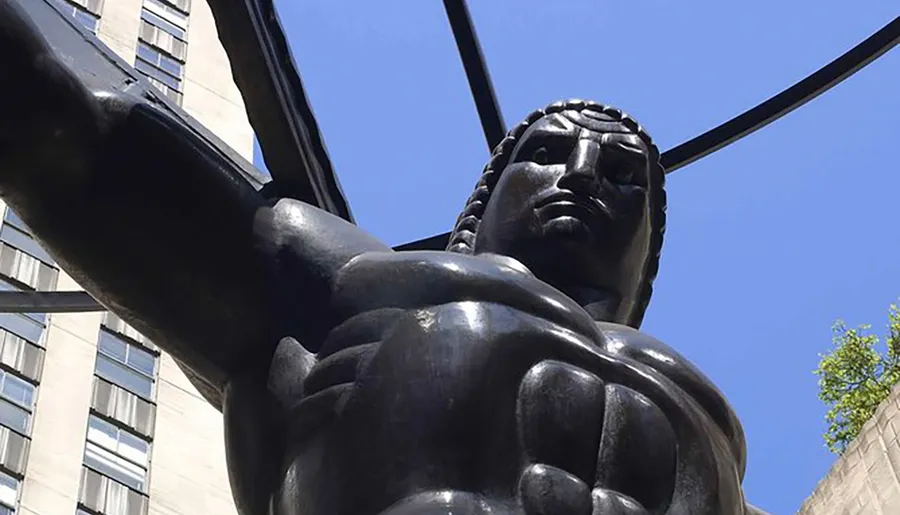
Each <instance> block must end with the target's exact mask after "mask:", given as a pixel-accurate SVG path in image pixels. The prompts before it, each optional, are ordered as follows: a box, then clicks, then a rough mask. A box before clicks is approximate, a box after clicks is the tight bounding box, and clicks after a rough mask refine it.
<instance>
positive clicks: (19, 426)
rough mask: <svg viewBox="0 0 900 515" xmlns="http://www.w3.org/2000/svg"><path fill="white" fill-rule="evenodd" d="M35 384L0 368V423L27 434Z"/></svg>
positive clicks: (32, 408)
mask: <svg viewBox="0 0 900 515" xmlns="http://www.w3.org/2000/svg"><path fill="white" fill-rule="evenodd" d="M34 395H35V386H34V385H33V384H31V383H29V382H27V381H25V380H24V379H21V378H19V377H16V376H15V375H13V374H12V373H10V372H7V371H6V370H0V424H3V425H4V426H6V427H8V428H10V429H13V430H15V431H17V432H19V433H21V434H23V435H27V434H28V431H29V426H30V423H31V412H32V411H33V410H34Z"/></svg>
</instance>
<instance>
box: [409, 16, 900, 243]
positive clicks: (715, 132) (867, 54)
mask: <svg viewBox="0 0 900 515" xmlns="http://www.w3.org/2000/svg"><path fill="white" fill-rule="evenodd" d="M898 43H900V16H898V17H897V18H894V19H893V20H892V21H891V22H890V23H888V24H887V25H885V26H884V28H882V29H881V30H879V31H878V32H876V33H875V34H873V35H872V36H870V37H869V38H867V39H866V40H865V41H863V42H862V43H860V44H858V45H856V46H855V47H853V48H852V49H850V50H849V51H848V52H846V53H844V54H843V55H842V56H840V57H838V58H837V59H835V60H834V61H832V62H830V63H829V64H827V65H826V66H825V67H823V68H821V69H819V70H818V71H816V72H815V73H813V74H812V75H810V76H808V77H806V78H805V79H803V80H801V81H800V82H798V83H796V84H794V85H793V86H791V87H790V88H788V89H786V90H784V91H782V92H781V93H779V94H777V95H775V96H774V97H772V98H770V99H768V100H766V101H765V102H763V103H762V104H759V105H758V106H756V107H754V108H752V109H749V110H747V111H744V112H743V113H741V114H740V115H738V116H736V117H735V118H732V119H731V120H728V121H727V122H725V123H723V124H721V125H719V126H718V127H716V128H714V129H711V130H709V131H706V132H704V133H703V134H701V135H699V136H697V137H695V138H692V139H690V140H688V141H686V142H684V143H682V144H680V145H678V146H676V147H674V148H672V149H669V150H667V151H665V152H663V154H662V156H661V157H660V159H661V161H662V164H663V166H664V167H665V168H666V173H672V172H674V171H675V170H678V169H679V168H683V167H685V166H687V165H689V164H691V163H693V162H694V161H697V160H698V159H701V158H703V157H706V156H708V155H709V154H712V153H713V152H715V151H717V150H721V149H723V148H725V147H726V146H728V145H730V144H732V143H734V142H736V141H738V140H740V139H741V138H743V137H745V136H748V135H750V134H752V133H754V132H756V131H758V130H759V129H762V128H763V127H765V126H767V125H769V124H770V123H772V122H774V121H775V120H778V119H779V118H781V117H782V116H784V115H786V114H788V113H790V112H791V111H793V110H794V109H797V108H798V107H801V106H802V105H803V104H805V103H807V102H809V101H810V100H812V99H814V98H816V97H818V96H819V95H821V94H822V93H825V92H826V91H828V90H829V89H831V88H833V87H834V86H836V85H838V84H839V83H840V82H842V81H843V80H845V79H847V78H848V77H850V76H851V75H853V74H854V73H856V72H858V71H859V70H861V69H862V68H864V67H865V66H866V65H868V64H869V63H871V62H872V61H874V60H875V59H877V58H879V57H881V56H882V55H884V54H885V53H886V52H887V51H889V50H891V49H892V48H894V47H895V46H896V45H897V44H898ZM449 237H450V233H449V232H446V233H443V234H438V235H435V236H431V237H429V238H424V239H421V240H418V241H414V242H410V243H405V244H403V245H400V246H398V247H396V248H395V250H443V249H444V248H446V247H447V240H448V239H449Z"/></svg>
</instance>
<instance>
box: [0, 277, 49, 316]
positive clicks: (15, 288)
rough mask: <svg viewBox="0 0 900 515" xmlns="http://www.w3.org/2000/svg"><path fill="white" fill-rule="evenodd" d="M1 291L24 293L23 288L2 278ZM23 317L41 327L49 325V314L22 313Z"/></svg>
mask: <svg viewBox="0 0 900 515" xmlns="http://www.w3.org/2000/svg"><path fill="white" fill-rule="evenodd" d="M0 291H22V288H19V287H18V286H14V285H13V284H12V283H10V282H9V281H4V280H3V279H2V278H0ZM22 315H24V316H26V317H28V318H30V319H32V320H34V321H35V322H37V323H38V325H40V326H41V327H44V326H46V325H47V313H22ZM0 325H2V324H0Z"/></svg>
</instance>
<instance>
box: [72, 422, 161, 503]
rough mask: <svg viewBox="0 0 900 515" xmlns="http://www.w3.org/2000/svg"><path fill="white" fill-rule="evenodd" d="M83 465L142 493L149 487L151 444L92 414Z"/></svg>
mask: <svg viewBox="0 0 900 515" xmlns="http://www.w3.org/2000/svg"><path fill="white" fill-rule="evenodd" d="M84 464H85V465H87V466H88V467H90V468H92V469H94V470H96V471H97V472H100V473H101V474H103V475H105V476H107V477H111V478H113V479H115V480H116V481H118V482H120V483H122V484H124V485H127V486H129V487H130V488H133V489H135V490H137V491H140V492H143V491H145V490H146V488H147V467H148V466H149V464H150V443H149V442H147V441H146V440H143V439H141V438H140V437H138V436H136V435H134V434H132V433H130V432H128V431H126V430H124V429H120V428H118V427H116V426H114V425H113V424H111V423H109V422H107V421H105V420H102V419H101V418H100V417H97V416H96V415H91V416H90V418H89V420H88V435H87V444H86V445H85V450H84Z"/></svg>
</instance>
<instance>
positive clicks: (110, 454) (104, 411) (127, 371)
mask: <svg viewBox="0 0 900 515" xmlns="http://www.w3.org/2000/svg"><path fill="white" fill-rule="evenodd" d="M159 358H160V354H159V350H158V349H157V348H156V346H155V345H153V343H152V342H150V341H149V340H147V339H146V338H145V337H144V336H142V335H141V334H140V333H138V332H137V331H136V330H134V328H132V327H131V326H129V325H127V324H126V323H125V322H123V321H122V320H121V319H119V318H118V317H117V316H115V315H114V314H112V313H106V314H104V315H103V322H102V325H101V327H100V330H99V334H98V337H97V357H96V362H95V365H94V377H93V388H92V395H91V403H90V408H89V413H88V421H87V437H86V441H85V444H84V461H83V467H82V470H81V488H80V489H79V496H78V514H79V515H83V514H102V515H145V514H146V513H147V510H148V507H149V500H148V494H149V484H150V477H149V476H150V474H149V471H150V454H151V446H152V445H153V437H154V428H155V423H156V409H157V407H156V403H155V398H156V389H157V388H156V385H157V373H158V369H159Z"/></svg>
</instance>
